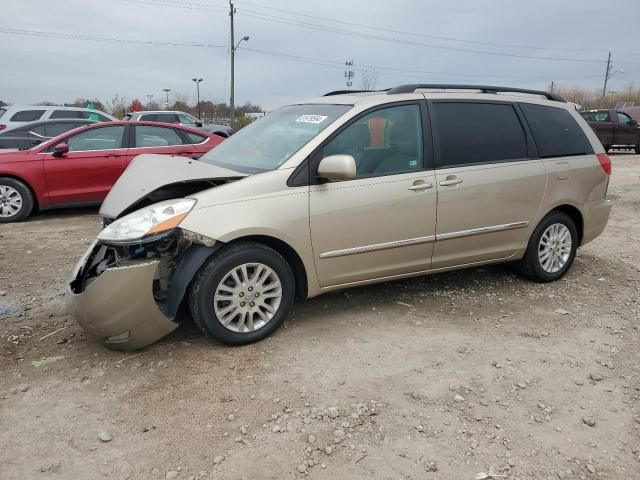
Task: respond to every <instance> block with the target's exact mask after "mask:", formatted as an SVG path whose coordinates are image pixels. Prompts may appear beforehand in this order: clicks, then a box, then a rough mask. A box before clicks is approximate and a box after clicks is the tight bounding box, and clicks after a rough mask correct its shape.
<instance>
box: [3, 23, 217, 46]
mask: <svg viewBox="0 0 640 480" xmlns="http://www.w3.org/2000/svg"><path fill="white" fill-rule="evenodd" d="M0 33H4V34H7V35H27V36H33V37H47V38H65V39H69V40H88V41H91V42H108V43H124V44H130V45H157V46H163V47H165V46H170V47H201V48H226V45H215V44H211V43H182V42H160V41H150V40H129V39H124V38H109V37H98V36H95V35H80V34H74V33H58V32H43V31H39V30H25V29H19V28H9V27H0Z"/></svg>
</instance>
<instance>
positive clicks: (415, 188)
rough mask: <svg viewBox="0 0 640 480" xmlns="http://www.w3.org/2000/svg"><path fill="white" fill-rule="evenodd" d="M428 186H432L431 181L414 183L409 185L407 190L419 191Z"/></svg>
mask: <svg viewBox="0 0 640 480" xmlns="http://www.w3.org/2000/svg"><path fill="white" fill-rule="evenodd" d="M428 188H433V183H414V184H413V185H411V186H410V187H409V190H412V191H414V192H419V191H421V190H427V189H428Z"/></svg>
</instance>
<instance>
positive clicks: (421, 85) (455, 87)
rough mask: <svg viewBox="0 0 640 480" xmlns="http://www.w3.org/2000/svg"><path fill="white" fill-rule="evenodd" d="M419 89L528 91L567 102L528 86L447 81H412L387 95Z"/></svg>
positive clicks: (391, 90)
mask: <svg viewBox="0 0 640 480" xmlns="http://www.w3.org/2000/svg"><path fill="white" fill-rule="evenodd" d="M418 89H425V90H426V89H430V90H480V91H481V92H482V93H498V92H513V93H528V94H531V95H541V96H543V97H545V98H546V99H547V100H553V101H555V102H566V100H565V99H564V98H562V97H561V96H560V95H556V94H555V93H551V92H544V91H542V90H529V89H526V88H510V87H495V86H490V85H453V84H447V83H410V84H407V85H399V86H397V87H393V88H391V89H389V90H387V95H394V94H397V93H413V92H415V91H416V90H418Z"/></svg>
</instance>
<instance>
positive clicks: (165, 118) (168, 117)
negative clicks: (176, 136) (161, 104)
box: [155, 113, 180, 123]
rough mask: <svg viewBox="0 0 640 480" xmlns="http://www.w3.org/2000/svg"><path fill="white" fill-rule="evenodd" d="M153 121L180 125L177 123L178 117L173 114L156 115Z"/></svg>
mask: <svg viewBox="0 0 640 480" xmlns="http://www.w3.org/2000/svg"><path fill="white" fill-rule="evenodd" d="M155 121H156V122H164V123H180V122H179V121H178V115H176V114H175V113H156V118H155Z"/></svg>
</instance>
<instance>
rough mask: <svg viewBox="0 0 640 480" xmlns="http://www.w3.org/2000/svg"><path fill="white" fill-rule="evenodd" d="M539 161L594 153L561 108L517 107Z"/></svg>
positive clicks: (572, 119)
mask: <svg viewBox="0 0 640 480" xmlns="http://www.w3.org/2000/svg"><path fill="white" fill-rule="evenodd" d="M520 107H521V108H522V111H523V112H524V114H525V116H526V117H527V122H528V123H529V127H530V128H531V133H532V134H533V139H534V140H535V142H536V146H537V147H538V154H539V155H540V157H541V158H549V157H566V156H571V155H585V154H589V153H593V148H592V147H591V144H590V143H589V140H588V139H587V136H586V135H585V134H584V132H583V131H582V128H580V125H578V123H577V122H576V121H575V119H574V118H573V117H572V116H571V114H570V113H569V112H567V111H566V110H565V109H564V108H556V107H546V106H544V105H534V104H531V103H522V104H520Z"/></svg>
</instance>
